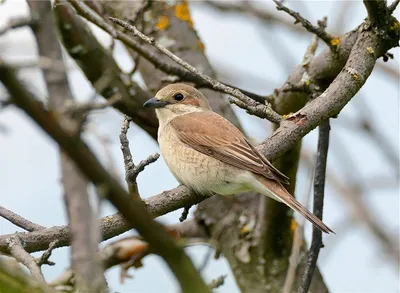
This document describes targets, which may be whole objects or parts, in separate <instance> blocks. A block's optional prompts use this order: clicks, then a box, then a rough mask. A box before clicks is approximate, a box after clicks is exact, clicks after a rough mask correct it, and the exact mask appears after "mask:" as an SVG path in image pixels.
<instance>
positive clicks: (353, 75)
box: [351, 73, 360, 79]
mask: <svg viewBox="0 0 400 293" xmlns="http://www.w3.org/2000/svg"><path fill="white" fill-rule="evenodd" d="M351 76H352V77H353V78H354V79H358V78H359V77H360V76H359V75H358V74H357V73H353V74H352V75H351Z"/></svg>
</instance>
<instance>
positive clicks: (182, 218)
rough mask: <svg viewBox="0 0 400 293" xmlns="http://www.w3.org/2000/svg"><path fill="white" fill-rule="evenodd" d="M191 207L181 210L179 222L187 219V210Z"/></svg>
mask: <svg viewBox="0 0 400 293" xmlns="http://www.w3.org/2000/svg"><path fill="white" fill-rule="evenodd" d="M191 207H192V206H187V207H184V208H183V211H182V214H181V216H180V217H179V222H183V221H185V220H186V219H187V217H188V215H189V210H190V208H191Z"/></svg>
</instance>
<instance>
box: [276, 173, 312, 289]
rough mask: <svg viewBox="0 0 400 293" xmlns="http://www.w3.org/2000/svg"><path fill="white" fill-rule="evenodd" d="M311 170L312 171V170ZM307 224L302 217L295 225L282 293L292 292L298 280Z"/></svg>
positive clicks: (308, 186) (306, 195) (308, 181)
mask: <svg viewBox="0 0 400 293" xmlns="http://www.w3.org/2000/svg"><path fill="white" fill-rule="evenodd" d="M309 170H311V168H310V169H309ZM312 174H313V173H312V172H309V173H308V175H309V176H308V178H309V180H307V185H306V192H305V198H304V201H303V203H304V206H308V203H309V198H310V193H311V186H312ZM305 222H306V219H305V218H304V217H301V218H300V219H299V222H298V223H297V224H296V225H295V226H296V228H295V230H294V235H293V243H292V250H291V253H290V257H289V267H288V269H287V273H286V277H285V282H284V283H283V288H282V293H290V292H292V288H293V283H294V282H295V280H296V271H297V267H298V263H299V258H300V256H301V248H302V246H303V244H304V243H305V241H304V224H305ZM295 223H296V220H295V219H292V225H293V224H295Z"/></svg>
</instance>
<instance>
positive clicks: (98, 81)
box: [53, 1, 158, 138]
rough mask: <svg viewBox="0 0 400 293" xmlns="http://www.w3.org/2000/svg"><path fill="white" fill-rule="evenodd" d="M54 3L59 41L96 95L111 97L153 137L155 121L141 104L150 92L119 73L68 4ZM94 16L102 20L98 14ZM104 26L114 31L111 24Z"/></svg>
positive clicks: (151, 114)
mask: <svg viewBox="0 0 400 293" xmlns="http://www.w3.org/2000/svg"><path fill="white" fill-rule="evenodd" d="M58 3H59V1H56V5H55V7H54V9H53V12H54V14H55V16H56V19H57V26H58V30H59V32H60V34H59V36H60V41H61V42H62V43H63V45H64V47H65V48H66V50H67V52H68V53H69V55H70V56H71V57H72V58H73V59H74V60H75V61H76V63H77V64H78V65H79V67H80V68H81V69H82V71H83V73H84V74H85V75H86V77H87V79H88V80H89V81H90V82H91V84H92V86H93V87H94V88H95V90H96V91H97V92H98V93H99V94H101V95H102V96H103V97H104V98H105V99H107V100H109V101H110V100H113V99H114V97H115V102H113V103H112V105H113V107H114V108H116V109H117V110H119V111H120V112H122V113H124V114H125V115H128V116H129V117H131V118H132V120H133V122H134V123H136V124H138V125H140V126H141V128H143V129H144V130H145V131H146V132H147V133H149V134H150V135H151V136H152V137H153V138H156V137H157V128H158V122H157V119H156V116H155V113H154V112H153V111H151V112H150V111H146V109H144V108H143V107H142V105H143V103H144V102H145V101H147V100H148V99H150V98H151V97H152V95H151V94H150V93H149V92H147V91H145V90H143V89H142V88H141V87H140V86H139V85H138V84H137V83H136V82H134V81H132V79H131V76H130V75H128V74H125V73H124V72H122V70H121V69H120V68H119V67H118V65H117V63H116V62H115V60H114V57H113V56H112V54H111V53H110V52H109V51H108V50H106V49H105V48H104V47H103V46H102V45H101V44H100V43H99V41H98V40H97V39H96V37H95V36H94V35H93V33H92V31H91V30H90V29H89V27H88V25H87V24H86V23H85V22H84V21H83V20H82V19H81V18H80V17H79V16H78V15H77V14H76V12H75V11H74V10H73V9H72V7H71V5H69V4H68V3H66V2H63V3H62V4H60V5H59V4H58ZM96 3H97V4H99V3H98V2H96ZM98 19H100V20H101V21H103V20H102V19H101V18H100V17H98ZM103 22H104V21H103ZM104 23H105V22H104ZM105 25H107V26H108V27H109V29H110V30H114V31H115V29H114V28H113V27H112V25H111V24H109V23H105ZM108 32H109V33H110V31H108ZM111 32H112V31H111ZM93 64H96V66H93Z"/></svg>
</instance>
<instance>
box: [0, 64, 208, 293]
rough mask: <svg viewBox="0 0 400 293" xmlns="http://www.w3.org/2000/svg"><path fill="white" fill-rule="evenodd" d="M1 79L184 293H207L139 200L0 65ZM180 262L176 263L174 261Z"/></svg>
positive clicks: (6, 67) (182, 255) (179, 252)
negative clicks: (165, 266) (162, 263)
mask: <svg viewBox="0 0 400 293" xmlns="http://www.w3.org/2000/svg"><path fill="white" fill-rule="evenodd" d="M0 78H1V81H2V83H3V84H4V86H5V87H6V88H7V89H8V91H9V93H10V95H11V96H12V98H13V100H14V102H15V104H16V105H17V106H18V107H20V108H21V109H23V110H24V111H25V112H26V113H27V114H28V115H29V116H30V117H31V118H32V119H33V120H34V121H35V122H36V123H37V124H38V125H40V126H41V127H42V129H43V130H44V131H45V132H47V133H48V134H49V135H50V136H51V137H52V138H53V139H54V140H55V141H56V142H57V143H59V145H60V147H62V148H63V150H64V151H65V152H66V153H67V154H68V156H69V157H70V159H71V160H73V161H74V163H75V164H76V166H78V167H79V169H80V170H81V172H82V173H83V174H84V175H85V176H86V177H87V178H88V179H89V180H91V181H92V182H93V184H94V185H95V186H96V187H97V188H98V190H100V191H101V192H102V195H103V196H104V197H105V198H107V199H108V200H109V201H110V202H111V203H112V204H113V205H114V206H115V207H116V208H117V209H118V210H119V211H120V212H121V213H122V215H123V216H124V217H125V219H126V220H127V221H128V223H129V224H130V225H132V227H134V228H135V229H137V230H138V232H139V233H140V234H141V235H142V236H143V237H144V239H145V240H146V241H147V242H148V243H150V245H151V246H152V247H153V249H154V251H155V252H156V253H157V254H159V255H160V256H161V257H162V258H163V259H164V260H165V261H166V262H167V264H168V265H169V267H170V268H171V270H172V272H173V273H174V274H175V276H176V278H177V279H178V281H179V283H180V284H181V287H182V290H183V291H185V292H209V289H208V287H207V286H206V284H205V283H204V282H203V280H202V279H201V277H200V275H199V274H198V272H197V271H196V269H195V267H194V266H193V264H192V262H191V261H190V259H189V258H188V257H187V255H186V254H185V252H184V251H183V249H182V248H181V247H179V246H178V245H177V244H176V243H175V241H173V239H171V237H170V236H169V235H168V233H167V232H166V231H165V230H164V229H163V228H162V226H161V225H160V224H158V223H156V222H155V221H153V220H152V218H151V216H150V215H149V213H147V212H146V210H145V209H144V206H143V205H142V203H141V202H140V201H139V200H135V199H132V198H131V197H130V196H129V194H128V193H127V192H126V191H125V190H124V189H123V188H122V187H121V186H120V185H119V184H118V182H117V181H116V180H115V179H113V178H112V177H111V176H110V175H109V174H108V173H107V171H106V170H105V169H104V167H103V166H102V165H101V164H100V163H99V161H98V160H97V159H96V157H95V155H94V154H93V153H92V152H91V151H90V149H89V148H88V147H87V145H86V144H85V143H84V142H83V141H82V140H80V139H78V138H74V137H71V136H70V135H69V133H68V132H66V131H65V130H64V129H62V128H61V127H60V124H59V122H58V121H57V120H56V119H55V118H54V115H52V114H51V113H49V112H48V111H47V110H45V109H44V108H43V106H42V105H41V104H40V103H39V102H37V101H36V100H35V97H34V96H33V95H32V94H31V93H30V92H28V91H27V90H26V89H25V88H23V87H22V86H21V82H20V81H19V80H18V79H17V78H16V75H15V73H14V71H13V69H11V68H10V67H8V66H7V65H5V64H4V63H2V62H0ZM177 260H179V261H177Z"/></svg>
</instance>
